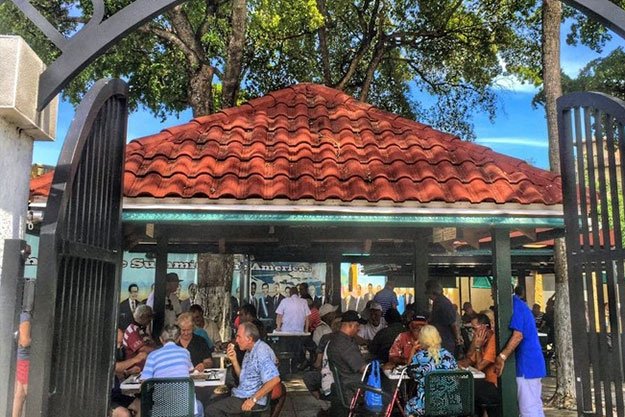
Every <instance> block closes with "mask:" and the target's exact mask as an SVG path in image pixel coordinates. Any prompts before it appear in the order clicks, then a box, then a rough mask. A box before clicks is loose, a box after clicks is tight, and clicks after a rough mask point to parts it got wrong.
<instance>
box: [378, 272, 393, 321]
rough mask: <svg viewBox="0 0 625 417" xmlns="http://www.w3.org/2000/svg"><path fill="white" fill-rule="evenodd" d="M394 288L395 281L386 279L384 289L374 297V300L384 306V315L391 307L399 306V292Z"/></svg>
mask: <svg viewBox="0 0 625 417" xmlns="http://www.w3.org/2000/svg"><path fill="white" fill-rule="evenodd" d="M394 288H395V283H394V282H393V281H391V280H390V279H389V280H387V281H386V285H384V289H383V290H382V291H379V292H378V293H377V294H376V295H375V297H373V301H375V302H376V303H378V304H380V307H382V317H384V315H385V314H386V311H387V310H388V309H389V308H395V309H396V308H397V294H395V292H394V291H393V289H394Z"/></svg>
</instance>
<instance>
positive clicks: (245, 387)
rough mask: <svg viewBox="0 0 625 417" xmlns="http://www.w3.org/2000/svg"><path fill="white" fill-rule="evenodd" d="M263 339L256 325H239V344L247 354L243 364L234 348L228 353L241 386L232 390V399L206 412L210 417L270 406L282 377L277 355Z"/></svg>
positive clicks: (213, 405)
mask: <svg viewBox="0 0 625 417" xmlns="http://www.w3.org/2000/svg"><path fill="white" fill-rule="evenodd" d="M259 338H260V334H259V333H258V328H257V327H256V326H255V325H254V324H253V323H251V322H243V323H241V324H240V325H239V329H238V330H237V336H236V343H237V345H238V346H239V348H240V349H242V350H244V351H245V356H244V358H243V364H242V365H240V364H239V361H238V360H237V355H236V352H235V351H234V346H233V345H229V346H228V351H227V354H228V359H230V361H231V362H232V367H233V368H234V372H235V373H236V374H237V375H238V376H239V386H238V387H236V388H233V389H232V396H231V397H228V398H224V399H222V400H220V401H217V402H215V403H213V404H211V405H210V406H209V407H208V408H207V409H206V415H207V416H211V417H220V416H223V417H226V416H229V415H238V414H242V413H243V412H245V411H250V410H252V409H253V408H260V407H262V406H264V405H266V404H267V394H269V393H271V391H272V390H273V389H274V387H275V386H276V385H278V384H279V383H280V374H279V373H278V368H277V367H276V365H275V363H274V358H275V355H274V353H273V351H272V350H271V348H270V347H269V346H268V345H267V344H266V343H265V342H263V341H262V340H259Z"/></svg>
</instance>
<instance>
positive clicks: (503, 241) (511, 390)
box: [491, 229, 519, 416]
mask: <svg viewBox="0 0 625 417" xmlns="http://www.w3.org/2000/svg"><path fill="white" fill-rule="evenodd" d="M491 236H492V239H493V244H494V245H493V273H494V298H495V300H494V301H495V306H497V313H496V315H495V319H496V323H495V327H496V329H495V331H496V333H497V352H500V351H501V349H503V347H504V346H505V345H506V343H507V342H508V339H510V336H511V335H512V332H511V331H510V328H509V325H510V318H511V317H512V292H513V288H512V280H511V277H512V264H511V258H510V231H509V230H506V229H492V230H491ZM499 390H500V394H501V410H505V415H506V416H508V415H510V416H516V415H519V412H518V404H517V388H516V364H515V358H514V355H511V356H510V358H508V360H507V361H506V366H505V368H504V371H503V374H502V375H501V378H500V379H499Z"/></svg>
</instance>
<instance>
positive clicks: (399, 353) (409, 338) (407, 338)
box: [383, 316, 427, 369]
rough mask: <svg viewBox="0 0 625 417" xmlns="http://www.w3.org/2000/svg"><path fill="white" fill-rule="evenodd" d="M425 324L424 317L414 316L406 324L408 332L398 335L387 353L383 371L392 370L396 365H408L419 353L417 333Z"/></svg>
mask: <svg viewBox="0 0 625 417" xmlns="http://www.w3.org/2000/svg"><path fill="white" fill-rule="evenodd" d="M426 324H427V323H426V321H425V317H423V316H414V317H413V318H412V320H411V321H410V322H409V323H408V331H407V332H403V333H400V334H399V336H397V338H396V339H395V341H394V342H393V345H392V346H391V349H390V350H389V352H388V362H387V363H386V364H384V366H383V368H384V369H392V368H394V367H396V366H397V365H408V364H409V363H410V360H411V359H412V357H413V356H414V355H415V353H417V352H418V351H419V349H420V348H421V346H420V345H419V333H420V332H421V328H422V327H423V326H425V325H426Z"/></svg>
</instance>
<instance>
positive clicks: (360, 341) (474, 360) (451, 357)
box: [112, 274, 545, 417]
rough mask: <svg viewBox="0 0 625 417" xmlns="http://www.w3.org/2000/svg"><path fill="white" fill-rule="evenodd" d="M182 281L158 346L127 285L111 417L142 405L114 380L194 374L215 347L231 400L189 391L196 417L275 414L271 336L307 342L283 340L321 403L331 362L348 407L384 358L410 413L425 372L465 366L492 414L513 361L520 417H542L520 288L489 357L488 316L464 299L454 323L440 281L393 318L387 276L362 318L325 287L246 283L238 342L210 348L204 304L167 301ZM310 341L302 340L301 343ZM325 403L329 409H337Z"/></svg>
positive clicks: (539, 373) (532, 331)
mask: <svg viewBox="0 0 625 417" xmlns="http://www.w3.org/2000/svg"><path fill="white" fill-rule="evenodd" d="M178 282H179V280H178V278H177V276H176V275H175V274H168V275H167V284H168V287H167V304H166V306H168V307H167V310H168V311H170V312H171V313H170V314H169V317H170V318H167V316H166V323H165V327H164V330H163V332H162V334H161V335H160V338H159V339H157V341H156V342H155V340H154V338H153V337H152V335H151V334H150V323H151V321H152V316H153V312H152V308H151V306H150V305H149V302H150V301H152V300H150V299H148V300H147V303H145V304H144V303H141V302H139V301H138V300H136V291H135V288H134V286H132V285H131V286H130V287H129V288H128V291H129V297H128V299H127V300H124V302H122V304H124V306H123V307H122V306H120V329H119V332H118V350H117V354H116V360H117V364H116V367H115V371H116V384H115V388H114V390H113V393H112V406H113V412H112V415H113V416H128V415H132V414H136V412H137V410H138V409H139V408H140V407H139V406H138V402H137V399H136V398H133V397H125V396H124V395H123V393H121V391H120V390H119V383H120V381H122V380H123V378H125V377H127V376H128V375H129V374H133V373H137V372H141V375H142V378H149V377H159V376H160V377H163V376H169V377H173V376H185V375H188V374H189V372H193V371H197V372H201V371H203V370H204V369H207V368H211V367H213V366H214V365H213V359H212V354H213V352H214V351H215V349H224V350H225V354H226V356H227V358H228V360H229V362H230V363H231V364H232V366H231V367H230V369H231V372H230V374H229V375H228V378H227V382H226V383H227V385H228V386H229V388H230V392H231V395H229V396H227V395H226V396H224V395H223V394H218V393H216V392H215V390H214V388H209V389H203V388H200V389H196V398H197V402H196V407H195V412H196V415H198V416H200V415H210V416H213V415H214V416H226V415H236V414H237V413H242V412H243V411H246V410H251V409H253V408H254V407H262V406H265V405H266V404H267V401H270V402H271V407H270V412H271V415H272V417H275V416H278V415H279V413H280V411H281V409H282V405H283V404H284V399H285V396H286V388H285V387H284V384H283V383H282V382H281V379H280V371H279V369H280V368H279V364H280V358H279V357H278V356H277V355H276V353H275V351H277V350H276V349H275V344H274V345H272V344H271V343H270V342H268V341H267V333H268V331H277V332H283V333H284V332H286V333H294V334H298V333H301V334H302V335H303V336H302V337H301V338H295V339H289V340H290V342H289V348H290V349H292V350H293V353H295V355H294V358H295V360H296V365H297V367H298V369H299V370H303V371H305V372H304V374H303V380H304V384H305V385H306V387H307V388H308V390H309V391H310V393H311V394H312V395H313V396H314V397H315V398H317V399H319V400H331V399H332V398H336V396H337V390H336V388H335V386H333V385H328V382H327V381H328V378H329V377H330V375H331V373H330V372H329V364H330V363H331V364H333V366H335V367H336V369H337V370H338V372H339V375H340V380H341V384H342V388H343V389H342V392H343V393H344V395H345V398H344V400H345V402H347V403H349V402H350V400H351V398H352V396H353V395H354V393H355V392H356V387H357V385H358V383H360V381H361V378H362V373H363V371H364V370H365V368H366V365H367V363H368V362H369V361H371V360H378V361H380V363H381V364H382V368H383V369H385V370H391V369H393V368H396V367H398V366H405V365H411V366H410V368H409V369H410V370H409V372H408V374H409V376H410V377H411V379H412V380H413V381H414V382H413V385H412V387H413V390H412V394H411V395H410V397H409V398H405V409H406V411H407V413H409V414H410V415H413V416H418V415H422V414H423V412H424V398H425V391H424V389H425V388H424V387H425V385H424V379H425V376H426V375H427V374H428V373H429V372H432V371H434V370H443V369H457V368H458V367H461V368H466V367H473V368H476V369H477V370H479V371H482V372H483V373H484V375H485V377H484V378H483V379H476V380H475V386H474V392H475V403H476V405H477V406H478V412H479V413H480V414H478V415H480V416H481V415H483V414H486V413H487V412H488V411H489V409H488V408H484V409H481V408H480V407H481V406H482V405H484V406H485V407H486V405H488V406H492V405H493V404H495V405H496V404H497V403H498V402H499V394H498V389H497V384H498V377H499V376H500V375H501V373H502V372H503V369H504V368H505V363H506V360H507V358H508V357H510V355H512V354H513V353H514V354H515V355H516V369H515V371H516V376H517V385H518V387H519V389H518V399H519V407H520V413H521V416H533V417H534V416H541V415H543V414H542V402H541V399H540V389H541V388H540V387H541V378H542V377H543V376H544V375H545V363H544V360H543V356H542V349H541V346H540V344H539V342H538V336H537V327H536V326H537V325H542V323H543V322H542V320H540V323H539V320H538V319H537V317H536V312H535V311H534V312H533V311H532V310H530V309H529V308H528V306H527V305H526V303H525V302H524V301H523V300H522V298H523V294H522V290H521V289H517V291H516V293H515V295H514V298H513V306H514V311H513V316H512V319H511V321H510V329H511V330H512V331H513V335H512V337H511V339H510V340H509V342H508V343H507V345H506V346H504V347H503V348H502V349H501V351H500V352H497V343H496V337H495V332H494V315H493V312H492V310H486V311H482V312H479V313H478V312H475V311H474V310H473V308H472V306H471V304H470V303H465V304H463V306H462V312H463V314H462V315H460V314H459V313H458V311H457V308H456V307H455V306H454V305H453V304H452V302H451V301H450V300H449V299H448V298H447V297H446V296H445V295H444V293H443V289H442V287H441V285H440V284H439V283H438V281H436V280H429V281H427V282H426V286H425V288H424V291H425V294H426V295H427V297H428V298H429V299H430V300H431V307H430V309H428V311H418V309H417V306H416V305H415V304H414V303H408V304H404V305H403V307H404V308H403V310H404V311H403V313H402V314H400V312H399V311H398V305H399V300H398V297H397V294H396V293H395V292H394V285H393V282H392V281H391V280H388V281H387V282H386V285H385V286H384V288H381V289H380V290H379V291H377V292H375V293H373V294H371V296H370V297H366V302H365V304H364V306H363V307H362V309H361V310H360V311H358V310H356V309H349V307H350V303H351V302H352V300H351V299H347V301H345V299H343V301H344V303H343V304H345V305H344V306H343V307H345V308H347V310H343V309H339V306H338V305H332V304H331V303H330V302H329V301H330V300H329V299H327V297H326V295H325V289H323V288H322V291H323V292H322V294H321V295H316V294H315V293H314V290H313V291H311V289H310V288H309V287H308V285H306V284H305V283H303V284H300V285H298V286H296V287H295V286H294V287H292V288H289V292H288V297H285V296H282V294H273V295H270V294H269V285H268V284H263V285H262V286H261V290H262V295H261V296H260V297H256V296H254V293H255V288H253V287H252V292H251V293H250V294H251V295H252V296H253V297H250V299H249V300H248V301H249V302H247V303H243V305H242V306H241V307H240V308H239V309H238V312H237V314H236V315H235V316H234V320H232V323H231V325H232V330H233V335H234V336H233V338H232V339H228V340H225V341H222V340H221V339H215V341H214V337H215V333H216V329H215V327H216V326H215V324H214V323H212V325H211V324H210V323H209V324H207V322H211V321H210V320H207V318H206V317H205V314H204V313H205V312H204V311H203V309H202V307H201V306H200V305H197V304H190V303H189V304H190V305H188V306H184V305H183V304H182V303H180V302H179V300H178V299H177V298H176V297H175V293H174V291H175V287H176V286H177V285H178ZM274 290H275V289H274ZM133 296H134V298H133ZM361 298H362V299H365V296H363V297H361ZM252 300H256V302H253V301H252ZM353 301H354V303H352V304H351V306H352V307H355V308H359V307H360V305H359V304H360V301H359V300H353ZM404 301H405V299H404ZM126 308H127V310H125V309H126ZM341 310H343V311H342V312H341ZM124 311H126V313H124ZM127 311H130V313H131V314H132V320H131V321H130V323H127V324H126V322H124V321H122V320H121V315H122V314H127ZM122 324H124V325H126V328H125V329H122V328H121V325H122ZM217 333H218V332H217ZM277 334H279V333H277ZM307 334H309V336H305V335H307ZM294 341H296V342H297V343H294ZM281 350H283V349H281ZM320 404H321V411H320V413H321V414H328V415H340V414H343V411H344V410H342V409H340V408H341V407H340V406H339V409H338V410H330V409H328V403H327V402H325V401H322V402H321V403H320ZM330 404H332V407H336V404H337V403H336V402H334V403H333V402H330ZM204 410H205V411H204Z"/></svg>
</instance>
